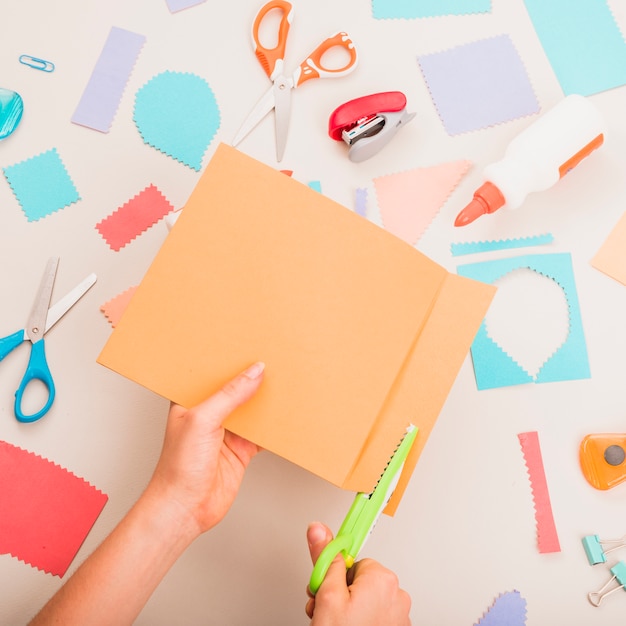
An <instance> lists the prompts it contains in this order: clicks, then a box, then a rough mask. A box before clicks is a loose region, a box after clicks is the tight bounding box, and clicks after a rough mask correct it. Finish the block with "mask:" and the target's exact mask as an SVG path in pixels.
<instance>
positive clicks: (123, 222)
mask: <svg viewBox="0 0 626 626" xmlns="http://www.w3.org/2000/svg"><path fill="white" fill-rule="evenodd" d="M173 209H174V207H173V206H172V205H171V204H170V203H169V201H168V200H167V198H166V197H165V196H164V195H163V194H162V193H161V192H160V191H159V190H158V189H157V188H156V187H155V186H154V185H149V186H148V187H146V188H145V189H144V190H143V191H140V192H139V193H138V194H137V195H136V196H135V197H134V198H131V199H130V200H129V201H128V202H126V203H125V204H123V205H122V206H121V207H119V208H118V209H117V210H116V211H114V212H113V213H111V215H109V216H108V217H105V218H104V219H103V220H102V221H101V222H99V223H98V224H96V229H97V230H98V231H99V232H100V234H101V235H102V236H103V237H104V240H105V241H106V242H107V243H108V244H109V246H111V248H112V249H113V250H115V251H116V252H117V251H118V250H120V249H121V248H123V247H124V246H125V245H126V244H127V243H130V242H131V241H132V240H133V239H135V238H136V237H138V236H139V235H141V233H142V232H144V231H145V230H147V229H148V228H150V227H151V226H154V224H156V223H157V222H158V221H159V220H160V219H162V218H164V217H165V216H166V215H167V214H168V213H169V212H170V211H172V210H173Z"/></svg>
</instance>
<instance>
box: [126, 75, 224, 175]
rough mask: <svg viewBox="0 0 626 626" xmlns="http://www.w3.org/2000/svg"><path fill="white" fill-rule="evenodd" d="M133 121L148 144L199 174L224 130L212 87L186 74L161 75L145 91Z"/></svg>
mask: <svg viewBox="0 0 626 626" xmlns="http://www.w3.org/2000/svg"><path fill="white" fill-rule="evenodd" d="M133 117H134V120H135V125H136V126H137V130H138V131H139V133H140V134H141V137H142V138H143V140H144V142H145V143H147V144H148V145H150V146H152V147H153V148H156V149H157V150H160V151H161V152H163V153H164V154H167V155H168V156H170V157H172V158H173V159H176V160H177V161H180V162H181V163H183V164H184V165H187V166H188V167H191V168H192V169H194V170H196V171H200V168H201V167H202V158H203V157H204V153H205V152H206V149H207V147H208V146H209V144H210V143H211V141H212V140H213V137H214V136H215V133H217V130H218V128H219V126H220V111H219V109H218V106H217V102H216V100H215V96H214V95H213V91H212V90H211V87H209V84H208V83H207V82H206V80H204V78H201V77H200V76H197V75H195V74H188V73H182V72H163V73H161V74H157V75H156V76H154V77H153V78H151V79H150V80H149V81H148V82H147V83H146V84H145V85H144V86H143V87H141V88H140V89H139V91H138V92H137V95H136V97H135V111H134V116H133Z"/></svg>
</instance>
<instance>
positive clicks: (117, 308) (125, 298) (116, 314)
mask: <svg viewBox="0 0 626 626" xmlns="http://www.w3.org/2000/svg"><path fill="white" fill-rule="evenodd" d="M135 291H137V286H136V285H135V286H132V287H129V288H128V289H126V291H123V292H122V293H119V294H117V296H115V297H113V298H111V299H110V300H108V301H107V302H105V303H104V304H103V305H102V306H101V307H100V311H102V313H104V316H105V317H106V318H107V320H108V322H109V324H111V326H112V327H113V328H115V327H116V326H117V324H118V322H119V321H120V319H122V315H123V314H124V311H125V310H126V307H127V306H128V303H129V302H130V300H131V298H132V297H133V295H134V294H135Z"/></svg>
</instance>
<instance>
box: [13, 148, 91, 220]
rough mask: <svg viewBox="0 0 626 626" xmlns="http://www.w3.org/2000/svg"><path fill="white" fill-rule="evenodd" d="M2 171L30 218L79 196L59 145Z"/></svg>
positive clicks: (61, 205)
mask: <svg viewBox="0 0 626 626" xmlns="http://www.w3.org/2000/svg"><path fill="white" fill-rule="evenodd" d="M2 171H3V173H4V176H5V177H6V179H7V181H8V183H9V185H10V186H11V189H12V190H13V193H14V194H15V197H16V198H17V201H18V202H19V203H20V205H21V207H22V210H23V211H24V213H25V214H26V218H27V219H28V221H29V222H34V221H36V220H39V219H41V218H42V217H46V215H50V213H54V212H55V211H58V210H60V209H63V208H65V207H66V206H68V205H70V204H72V203H74V202H77V201H78V200H80V196H79V195H78V191H77V190H76V187H75V186H74V183H73V182H72V179H71V178H70V176H69V174H68V173H67V170H66V169H65V165H63V161H61V157H60V156H59V154H58V152H57V150H56V148H52V149H51V150H48V151H47V152H42V153H41V154H38V155H37V156H34V157H31V158H29V159H26V160H25V161H21V162H20V163H16V164H15V165H9V166H8V167H5V168H3V169H2Z"/></svg>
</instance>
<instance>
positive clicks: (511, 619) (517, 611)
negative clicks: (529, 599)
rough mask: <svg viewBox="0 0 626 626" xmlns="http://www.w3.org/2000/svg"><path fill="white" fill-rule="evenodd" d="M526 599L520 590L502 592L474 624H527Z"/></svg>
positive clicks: (519, 625) (513, 625)
mask: <svg viewBox="0 0 626 626" xmlns="http://www.w3.org/2000/svg"><path fill="white" fill-rule="evenodd" d="M525 624H526V600H525V599H524V598H522V596H521V594H520V592H519V591H507V592H505V593H501V594H500V595H499V596H498V597H497V598H496V599H495V601H494V603H493V604H492V605H491V607H489V610H488V611H487V612H486V613H485V614H484V615H483V616H482V617H481V618H480V619H479V620H478V621H477V622H476V623H475V624H474V626H525Z"/></svg>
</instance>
